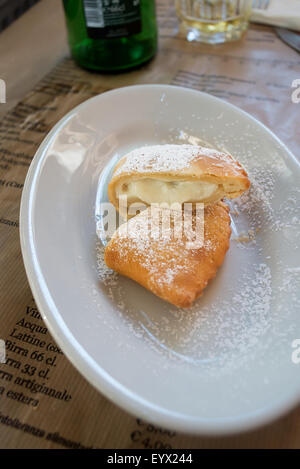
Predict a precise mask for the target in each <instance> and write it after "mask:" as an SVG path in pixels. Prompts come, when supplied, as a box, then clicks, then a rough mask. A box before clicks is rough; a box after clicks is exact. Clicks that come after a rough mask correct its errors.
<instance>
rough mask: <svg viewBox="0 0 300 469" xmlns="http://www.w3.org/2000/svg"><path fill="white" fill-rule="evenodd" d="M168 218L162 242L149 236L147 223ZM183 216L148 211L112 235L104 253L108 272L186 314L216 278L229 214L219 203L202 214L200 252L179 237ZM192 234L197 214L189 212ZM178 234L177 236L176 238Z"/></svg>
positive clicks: (225, 244) (185, 235) (227, 235)
mask: <svg viewBox="0 0 300 469" xmlns="http://www.w3.org/2000/svg"><path fill="white" fill-rule="evenodd" d="M165 210H167V211H169V212H170V225H169V227H167V229H166V230H162V231H161V233H160V236H158V237H157V236H151V222H152V220H153V217H154V216H155V217H157V216H158V215H159V217H160V219H163V215H165V214H163V212H164V211H165ZM182 214H183V212H178V211H176V210H175V211H172V210H169V209H162V208H161V207H157V208H156V211H153V209H152V207H151V208H150V207H149V208H147V209H146V210H144V211H143V212H141V213H140V214H139V215H137V216H136V217H134V218H131V219H130V220H129V221H128V222H127V223H125V224H124V225H121V227H120V228H119V229H118V230H117V231H116V232H115V233H114V235H113V237H112V239H111V240H110V242H109V243H108V245H107V246H106V249H105V262H106V264H107V266H108V267H109V268H111V269H113V270H115V271H117V272H119V273H120V274H122V275H125V276H126V277H129V278H131V279H132V280H135V281H136V282H137V283H139V284H140V285H142V286H143V287H145V288H147V289H148V290H150V291H151V292H152V293H154V294H155V295H157V296H159V297H160V298H162V299H164V300H166V301H168V302H169V303H172V304H173V305H175V306H178V307H182V308H186V307H189V306H191V305H192V303H193V302H194V301H195V300H196V299H197V298H198V297H199V296H200V295H201V294H202V292H203V289H204V288H205V287H206V285H207V284H208V282H209V281H210V280H211V279H212V278H213V277H215V275H216V272H217V270H218V268H219V267H220V265H221V264H222V262H223V260H224V257H225V254H226V251H227V250H228V248H229V239H230V234H231V228H230V217H229V209H228V207H227V205H226V204H224V203H223V202H218V203H217V204H214V205H209V206H206V207H205V209H204V238H203V243H202V245H201V247H196V248H191V247H190V244H189V243H190V239H191V238H190V233H187V232H185V231H184V230H183V231H182V236H178V216H180V217H182V216H183V215H182ZM192 216H193V223H192V230H193V228H194V227H195V225H196V222H197V220H196V216H197V214H196V212H195V211H193V212H192ZM176 230H177V233H176Z"/></svg>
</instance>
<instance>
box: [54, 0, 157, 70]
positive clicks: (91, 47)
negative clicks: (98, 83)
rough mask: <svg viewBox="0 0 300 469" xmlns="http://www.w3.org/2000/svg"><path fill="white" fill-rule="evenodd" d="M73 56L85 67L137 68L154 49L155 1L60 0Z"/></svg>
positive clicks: (107, 68)
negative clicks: (61, 0)
mask: <svg viewBox="0 0 300 469" xmlns="http://www.w3.org/2000/svg"><path fill="white" fill-rule="evenodd" d="M63 4H64V9H65V14H66V23H67V29H68V36H69V44H70V48H71V52H72V56H73V58H74V59H75V60H76V62H77V63H78V64H79V65H81V66H82V67H84V68H88V69H92V70H99V71H107V72H113V71H118V70H127V69H129V68H132V67H136V66H138V65H140V64H142V63H143V62H146V61H148V60H149V59H151V57H153V55H154V54H155V52H156V49H157V26H156V17H155V1H154V0H63Z"/></svg>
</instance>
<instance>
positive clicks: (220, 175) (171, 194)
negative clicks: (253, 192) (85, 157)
mask: <svg viewBox="0 0 300 469" xmlns="http://www.w3.org/2000/svg"><path fill="white" fill-rule="evenodd" d="M249 186H250V181H249V179H248V176H247V173H246V172H245V171H244V169H243V168H242V167H241V165H240V164H239V163H238V162H237V161H235V160H234V159H233V157H232V156H231V155H229V154H227V153H224V152H220V151H218V150H214V149H211V148H206V147H201V146H197V145H154V146H147V147H141V148H137V149H136V150H133V151H131V152H130V153H128V154H127V155H125V156H124V157H123V158H122V159H121V160H120V161H119V163H118V164H117V166H116V168H115V170H114V172H113V175H112V179H111V181H110V183H109V186H108V196H109V200H110V202H111V203H112V204H114V206H115V207H116V208H117V209H119V205H120V199H122V197H123V198H124V197H126V200H127V205H131V204H133V203H142V204H145V206H148V205H150V204H151V203H168V204H173V203H177V204H178V203H179V204H184V203H186V202H203V203H204V204H212V203H215V202H218V201H219V200H221V199H223V197H227V198H229V199H232V198H235V197H238V196H239V195H241V194H242V193H243V192H244V191H246V190H247V189H248V188H249Z"/></svg>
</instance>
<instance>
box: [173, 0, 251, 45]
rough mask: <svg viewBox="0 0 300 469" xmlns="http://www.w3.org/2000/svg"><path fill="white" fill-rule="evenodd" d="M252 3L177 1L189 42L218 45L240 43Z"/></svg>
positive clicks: (246, 0)
mask: <svg viewBox="0 0 300 469" xmlns="http://www.w3.org/2000/svg"><path fill="white" fill-rule="evenodd" d="M251 3H252V0H175V4H176V12H177V16H178V18H179V20H180V25H181V29H182V30H183V31H184V33H185V35H186V37H187V39H188V41H200V42H206V43H210V44H218V43H222V42H226V41H233V40H236V39H239V38H240V37H241V35H242V34H243V32H244V31H245V30H246V29H247V27H248V20H249V16H250V13H251Z"/></svg>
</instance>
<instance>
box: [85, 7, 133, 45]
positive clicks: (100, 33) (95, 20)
mask: <svg viewBox="0 0 300 469" xmlns="http://www.w3.org/2000/svg"><path fill="white" fill-rule="evenodd" d="M83 7H84V14H85V21H86V28H87V33H88V36H89V37H90V38H91V39H109V38H118V37H123V36H130V35H131V34H137V33H140V32H141V29H142V22H141V6H140V0H83Z"/></svg>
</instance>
